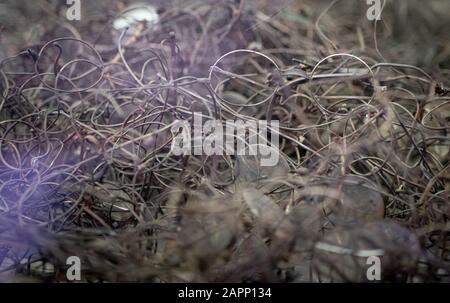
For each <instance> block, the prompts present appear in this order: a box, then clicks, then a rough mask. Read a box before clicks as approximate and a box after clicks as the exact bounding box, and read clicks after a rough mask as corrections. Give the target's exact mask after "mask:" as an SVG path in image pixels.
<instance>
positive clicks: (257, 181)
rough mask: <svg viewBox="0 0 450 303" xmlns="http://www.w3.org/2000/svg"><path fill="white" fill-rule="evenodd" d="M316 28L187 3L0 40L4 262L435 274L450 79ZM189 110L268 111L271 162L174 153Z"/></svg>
mask: <svg viewBox="0 0 450 303" xmlns="http://www.w3.org/2000/svg"><path fill="white" fill-rule="evenodd" d="M318 21H319V20H318ZM107 26H108V25H107ZM107 26H106V27H107ZM315 26H318V27H320V24H319V22H317V23H316V24H315ZM318 32H319V36H320V37H321V38H323V39H321V40H322V41H321V42H320V41H319V42H318V41H317V40H314V39H313V38H311V37H309V36H308V35H307V34H306V33H305V34H304V35H302V31H300V30H298V31H297V32H296V34H295V37H294V38H289V33H290V29H289V27H288V26H287V25H285V24H283V23H281V22H279V21H276V19H270V18H269V17H268V16H266V15H264V14H263V13H262V12H256V13H255V12H253V11H251V10H248V9H244V2H243V1H237V2H236V3H234V4H233V3H231V2H224V3H221V4H218V5H217V4H214V5H209V4H196V5H191V6H187V7H186V8H185V9H173V10H166V11H163V12H162V13H161V15H160V16H159V21H158V23H156V24H153V25H149V26H145V24H143V23H138V24H137V26H136V27H132V28H129V29H125V30H123V31H122V32H121V33H120V34H119V35H118V34H117V33H116V32H113V33H112V34H111V35H109V34H107V31H103V32H102V35H104V36H103V37H102V39H103V40H102V39H100V38H98V36H97V39H95V40H91V42H88V41H87V40H83V39H81V38H80V37H79V35H75V36H78V37H63V38H55V39H52V40H50V41H48V42H46V43H44V44H40V45H33V46H30V47H28V48H26V49H24V50H23V51H21V52H19V53H18V54H16V55H14V56H11V57H7V58H5V59H3V60H2V61H1V63H0V90H1V99H0V272H1V275H2V277H4V278H5V279H11V275H13V278H14V277H16V278H17V277H33V279H37V280H48V281H64V279H65V271H64V270H65V268H66V264H65V260H66V259H67V257H69V256H79V257H80V258H81V259H82V260H83V273H84V277H83V280H84V281H362V280H364V279H365V278H364V277H365V272H366V266H367V265H366V258H367V257H368V256H370V255H371V254H375V255H377V256H380V257H381V262H382V266H383V270H382V272H383V279H384V280H393V281H399V280H402V281H449V276H448V275H449V265H450V263H449V262H450V259H449V257H450V256H449V251H450V233H449V232H450V231H449V225H448V215H449V205H450V201H449V196H450V195H449V191H450V187H449V179H450V170H449V166H448V165H449V164H448V163H449V162H448V160H449V140H450V136H449V129H450V127H449V121H450V97H449V96H448V90H447V89H446V85H448V84H447V83H440V82H439V81H437V80H436V78H435V77H433V76H431V75H429V74H428V73H427V72H425V71H424V70H422V69H421V68H418V67H416V66H411V65H406V64H398V63H387V62H385V61H382V62H378V60H377V59H376V57H374V56H370V55H368V54H367V53H365V52H363V51H360V52H358V51H354V50H353V49H346V50H345V51H344V50H342V51H339V52H337V51H335V50H334V49H333V48H332V47H330V43H329V42H331V40H329V39H328V38H327V37H326V36H325V34H324V33H323V31H322V30H319V31H318ZM292 35H293V36H294V34H292ZM105 36H106V37H105ZM107 39H111V40H113V41H115V42H116V46H115V47H112V46H111V45H109V44H108V43H104V42H99V41H105V40H107ZM298 39H300V40H303V41H304V44H305V46H304V47H303V48H299V47H298V46H297V42H295V41H297V40H298ZM92 41H93V42H92ZM248 41H251V43H248ZM327 41H328V42H327ZM331 43H332V44H333V42H331ZM447 87H448V86H447ZM194 112H197V113H201V114H202V115H203V119H204V120H208V119H216V120H219V121H226V120H233V119H241V120H244V121H256V120H267V121H271V120H279V121H280V129H279V131H278V132H279V133H278V135H279V136H280V144H279V152H280V161H279V164H278V165H277V166H276V167H270V168H268V167H262V166H260V165H259V162H258V159H256V158H255V157H252V156H233V155H222V156H206V155H204V156H201V155H196V156H190V155H185V156H174V155H173V154H172V153H171V143H172V140H173V134H172V133H171V131H170V129H171V126H173V123H174V121H175V120H176V119H182V120H186V121H189V122H190V123H192V119H193V114H194ZM271 131H272V132H274V131H276V130H274V129H271ZM16 278H14V279H16Z"/></svg>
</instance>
